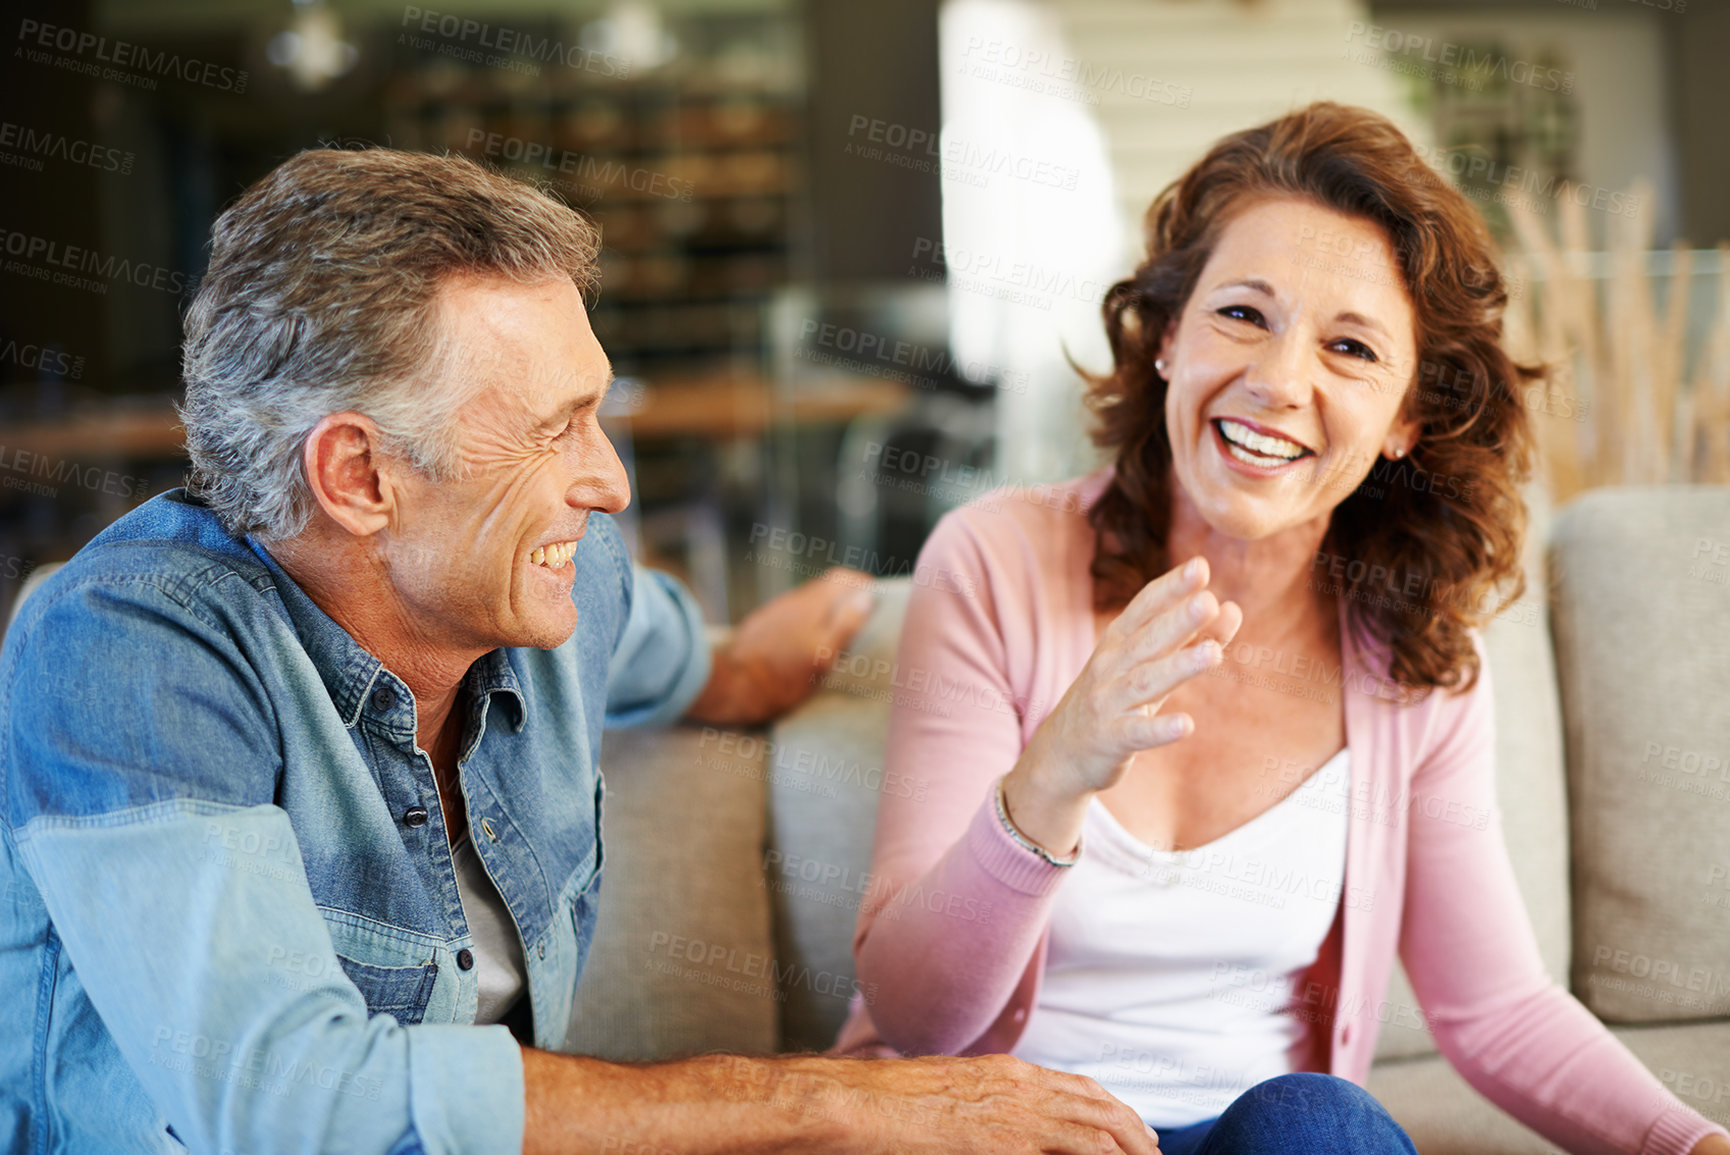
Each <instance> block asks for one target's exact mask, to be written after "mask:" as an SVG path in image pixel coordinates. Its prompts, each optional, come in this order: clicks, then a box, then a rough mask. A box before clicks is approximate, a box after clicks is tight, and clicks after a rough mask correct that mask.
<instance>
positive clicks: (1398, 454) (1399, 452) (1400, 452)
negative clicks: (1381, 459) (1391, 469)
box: [1394, 449, 1406, 457]
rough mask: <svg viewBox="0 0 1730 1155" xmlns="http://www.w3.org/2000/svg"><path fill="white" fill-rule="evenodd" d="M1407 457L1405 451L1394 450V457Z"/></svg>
mask: <svg viewBox="0 0 1730 1155" xmlns="http://www.w3.org/2000/svg"><path fill="white" fill-rule="evenodd" d="M1405 455H1406V451H1405V450H1403V449H1396V450H1394V456H1395V457H1404V456H1405Z"/></svg>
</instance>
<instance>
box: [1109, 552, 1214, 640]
mask: <svg viewBox="0 0 1730 1155" xmlns="http://www.w3.org/2000/svg"><path fill="white" fill-rule="evenodd" d="M1207 579H1208V570H1207V559H1206V558H1204V557H1201V556H1199V555H1198V556H1196V557H1192V558H1190V559H1189V561H1187V562H1185V563H1184V564H1183V565H1180V566H1176V567H1174V568H1172V569H1169V570H1167V571H1166V572H1165V573H1162V574H1160V575H1159V576H1158V577H1156V578H1154V579H1153V580H1152V581H1150V582H1148V583H1147V584H1146V585H1144V586H1142V587H1141V592H1139V593H1137V594H1136V595H1135V597H1133V598H1131V599H1130V602H1129V604H1128V605H1127V606H1124V607H1123V612H1122V613H1120V614H1118V615H1117V618H1116V619H1115V620H1114V621H1113V622H1112V623H1111V625H1110V626H1109V627H1107V629H1108V630H1111V631H1115V632H1117V633H1119V634H1121V635H1124V636H1134V635H1135V633H1136V632H1137V631H1138V630H1140V629H1141V627H1142V626H1144V625H1146V624H1147V623H1148V622H1150V621H1152V620H1153V619H1154V617H1155V616H1157V615H1158V614H1160V613H1162V612H1164V611H1166V610H1168V609H1170V608H1171V606H1172V605H1173V604H1174V603H1175V602H1177V601H1178V600H1179V599H1180V598H1182V597H1183V596H1184V595H1185V594H1188V593H1192V592H1194V591H1195V590H1199V589H1202V588H1203V587H1205V586H1206V585H1207Z"/></svg>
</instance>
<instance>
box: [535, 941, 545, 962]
mask: <svg viewBox="0 0 1730 1155" xmlns="http://www.w3.org/2000/svg"><path fill="white" fill-rule="evenodd" d="M535 957H536V958H546V957H547V944H546V943H545V942H542V943H541V945H540V946H538V947H536V948H535Z"/></svg>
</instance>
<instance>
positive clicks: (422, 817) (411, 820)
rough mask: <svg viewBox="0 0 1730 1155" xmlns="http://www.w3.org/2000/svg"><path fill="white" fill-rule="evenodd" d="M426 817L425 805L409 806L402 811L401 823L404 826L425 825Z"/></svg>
mask: <svg viewBox="0 0 1730 1155" xmlns="http://www.w3.org/2000/svg"><path fill="white" fill-rule="evenodd" d="M426 818H427V815H426V807H425V806H410V807H409V808H408V809H407V810H404V811H403V812H402V824H403V825H404V826H425V825H426Z"/></svg>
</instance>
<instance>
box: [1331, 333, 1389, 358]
mask: <svg viewBox="0 0 1730 1155" xmlns="http://www.w3.org/2000/svg"><path fill="white" fill-rule="evenodd" d="M1331 347H1332V348H1333V349H1334V350H1335V351H1337V352H1340V353H1344V354H1346V356H1348V357H1357V358H1360V359H1362V360H1365V361H1380V360H1381V358H1380V357H1377V356H1376V351H1375V350H1374V349H1372V348H1370V347H1369V346H1368V345H1366V344H1364V343H1363V342H1362V341H1354V340H1352V339H1351V338H1350V337H1342V338H1340V339H1339V340H1338V341H1335V342H1334V343H1333V345H1332V346H1331Z"/></svg>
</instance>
